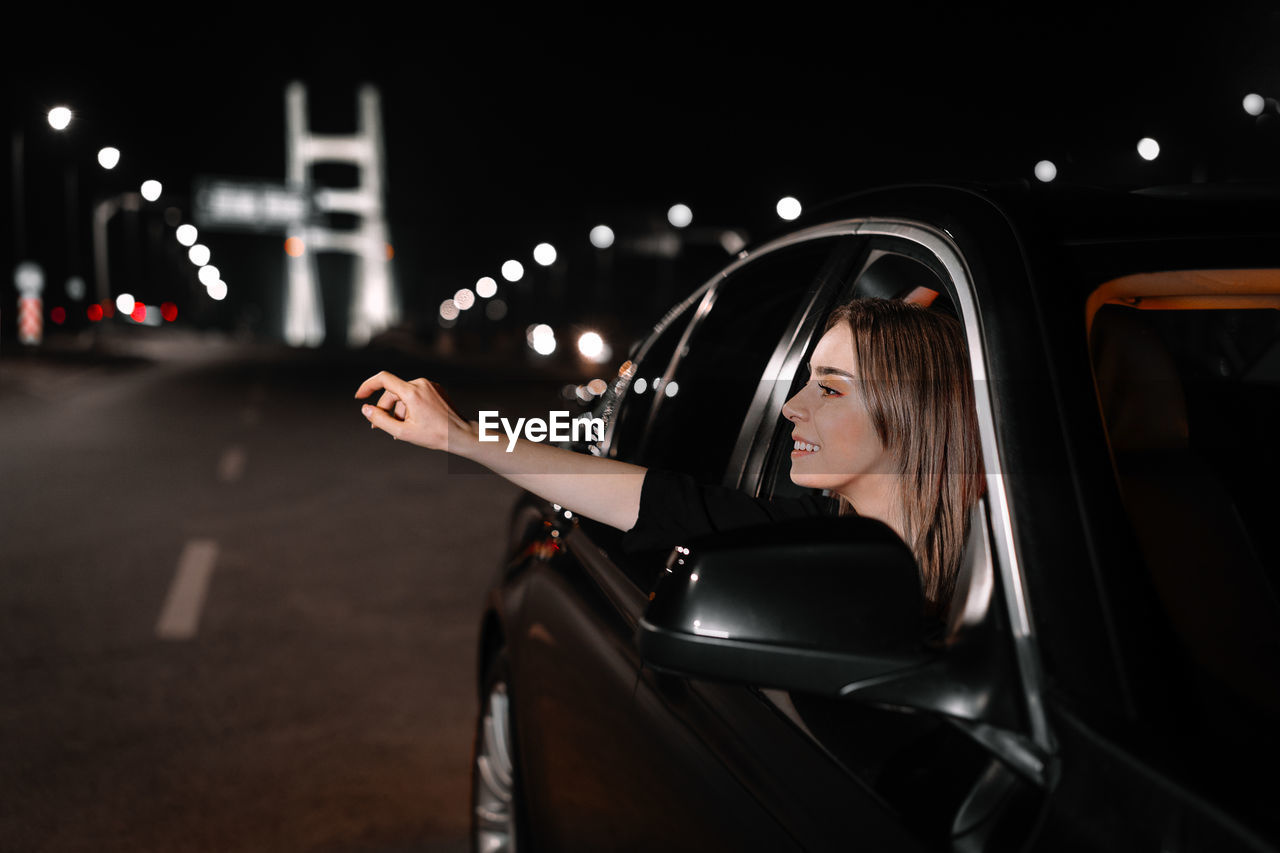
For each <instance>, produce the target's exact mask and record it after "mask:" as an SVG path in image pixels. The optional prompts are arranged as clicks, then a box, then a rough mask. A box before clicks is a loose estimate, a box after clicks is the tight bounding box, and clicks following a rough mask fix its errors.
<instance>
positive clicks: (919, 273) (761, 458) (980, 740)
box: [636, 221, 1046, 850]
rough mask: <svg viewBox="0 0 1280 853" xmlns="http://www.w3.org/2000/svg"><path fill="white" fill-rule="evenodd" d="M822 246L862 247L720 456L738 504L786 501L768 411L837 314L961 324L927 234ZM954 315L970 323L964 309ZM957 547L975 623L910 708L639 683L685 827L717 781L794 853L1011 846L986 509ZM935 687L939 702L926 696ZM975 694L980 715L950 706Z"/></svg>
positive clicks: (1008, 751) (1016, 810) (1013, 764)
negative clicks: (919, 316)
mask: <svg viewBox="0 0 1280 853" xmlns="http://www.w3.org/2000/svg"><path fill="white" fill-rule="evenodd" d="M830 230H831V231H832V232H845V233H857V234H860V235H864V237H865V239H864V240H862V241H861V243H860V245H859V252H858V254H857V256H856V261H855V263H854V264H852V265H851V267H850V269H849V273H848V275H847V277H845V278H844V279H843V280H840V281H835V282H829V284H830V285H831V286H830V287H828V288H827V289H826V290H825V291H824V292H823V293H822V294H821V295H820V296H818V297H817V298H816V300H815V305H814V307H815V308H816V309H817V310H815V311H811V312H810V315H809V317H808V322H807V323H805V324H802V326H801V327H799V328H798V329H797V334H796V335H795V336H794V337H793V339H792V341H790V343H789V346H788V347H787V348H786V350H785V352H782V353H780V354H779V358H778V359H776V360H775V362H774V370H775V372H774V374H772V375H771V377H769V378H768V379H767V381H766V383H765V385H766V388H765V390H764V392H763V393H761V394H760V395H759V397H758V399H757V403H758V405H759V406H760V409H761V411H760V412H758V413H757V416H756V417H755V418H754V419H753V423H755V424H756V425H757V426H756V433H755V440H754V441H753V442H750V443H747V442H744V443H743V444H742V445H740V446H739V447H738V448H737V451H736V453H735V458H736V459H737V462H738V465H739V473H740V475H741V477H742V479H741V482H740V483H739V485H740V486H741V487H744V488H746V489H747V490H758V491H759V492H760V493H763V494H790V493H793V492H794V487H793V486H791V485H790V483H789V481H788V479H787V476H786V475H787V470H788V468H787V463H786V462H785V460H786V459H787V453H786V451H787V450H788V449H789V432H790V431H789V429H788V428H787V426H788V425H787V424H785V423H783V422H782V421H781V419H780V417H779V416H780V412H781V405H782V402H783V401H785V399H787V397H788V396H789V395H790V393H791V392H792V391H793V390H794V389H795V388H796V387H798V384H799V382H800V380H801V377H799V376H798V375H797V369H798V367H799V365H800V364H801V363H803V362H804V361H805V360H806V359H807V357H808V354H809V353H810V352H811V351H812V347H813V346H814V344H815V343H816V340H817V338H818V337H819V333H820V331H821V329H822V327H823V326H822V324H823V321H824V319H825V315H826V313H827V312H828V311H829V310H830V308H832V307H834V305H835V304H836V303H838V302H839V301H842V300H844V299H847V298H849V297H850V296H854V295H856V296H870V295H874V296H882V297H889V298H901V297H904V296H908V295H913V297H914V298H915V299H917V300H919V301H926V302H934V303H935V306H934V308H935V310H944V311H951V312H954V313H961V314H963V313H965V311H964V310H962V307H961V306H962V300H961V299H960V296H961V295H962V294H964V295H968V291H967V290H966V288H968V287H969V282H968V280H967V274H966V270H965V266H964V264H963V262H962V259H961V258H960V257H959V256H958V254H957V253H956V251H955V249H954V247H952V246H950V245H949V242H948V241H947V240H945V238H943V237H942V235H941V234H940V232H939V231H938V230H937V229H932V228H928V227H924V226H920V227H911V226H909V225H906V224H904V223H901V222H895V223H886V224H884V225H883V226H882V225H881V224H879V223H876V222H875V221H854V222H846V223H839V224H836V225H833V226H831V228H830ZM819 233H821V232H819ZM966 307H967V310H968V314H967V316H968V318H969V319H970V321H971V322H975V323H976V320H975V319H974V317H973V311H974V307H973V301H972V299H971V298H970V299H969V300H968V302H967V306H966ZM975 328H976V326H975ZM975 334H976V332H975ZM971 340H974V341H978V340H980V339H978V338H973V339H971ZM986 428H987V430H988V433H989V432H990V422H989V421H988V422H987V425H986ZM986 437H987V438H989V439H990V440H991V441H994V436H991V435H988V436H986ZM972 538H974V540H975V542H976V543H977V544H975V545H974V546H973V547H972V548H971V553H970V557H969V566H968V574H967V577H969V578H971V579H975V578H976V580H970V581H969V582H968V584H967V586H966V588H965V592H964V594H963V595H961V596H959V598H958V600H960V601H961V604H964V603H973V605H974V608H973V612H972V613H967V615H966V613H965V610H964V609H963V608H962V609H959V610H958V611H957V615H955V616H953V620H952V624H953V625H954V626H955V627H954V631H955V636H956V637H961V635H964V636H965V637H967V639H963V640H957V642H958V644H959V645H958V648H960V649H961V651H958V652H957V654H956V656H955V657H954V659H953V660H955V661H956V664H955V666H956V668H957V669H958V670H959V671H956V672H942V673H940V674H937V675H938V677H937V679H925V680H923V683H922V684H917V685H915V687H914V688H912V689H914V691H915V692H912V689H908V690H907V692H906V693H905V694H903V695H901V696H894V695H892V694H885V695H883V696H881V697H879V698H877V697H872V696H868V697H866V698H865V699H861V700H859V699H825V698H819V697H815V696H810V695H800V694H787V693H783V692H780V691H776V690H770V689H767V687H753V686H741V685H731V684H721V683H714V682H711V681H708V680H704V679H691V678H681V677H676V676H673V675H669V674H663V673H660V672H658V671H655V670H653V669H651V668H649V667H647V666H646V667H645V668H644V669H642V671H641V677H640V682H639V685H638V687H637V690H636V706H637V710H636V713H637V714H638V715H639V717H640V719H641V721H642V723H643V725H644V726H645V728H646V730H647V731H651V732H655V733H659V735H658V740H659V741H660V742H662V743H672V744H678V745H679V748H676V749H663V750H661V751H655V754H654V756H653V757H652V758H651V759H650V760H651V762H652V763H654V764H656V765H658V766H657V767H656V768H655V770H654V773H655V776H656V777H659V778H663V779H668V780H672V781H671V782H669V783H668V784H669V785H670V786H671V787H670V788H669V795H670V797H671V798H672V799H674V800H686V801H692V802H698V803H699V804H700V806H701V807H702V808H701V810H700V812H699V813H698V814H696V815H692V816H690V819H691V820H693V821H694V822H695V824H698V825H701V826H703V827H705V830H706V832H708V833H710V832H713V831H714V825H715V820H716V819H717V818H719V817H720V816H719V815H718V814H715V813H714V812H713V810H714V808H715V804H714V803H713V802H708V800H707V798H706V797H705V795H704V794H702V793H701V789H702V782H701V780H704V779H707V778H711V777H714V776H715V775H716V774H720V775H724V774H727V775H729V776H730V777H732V778H733V779H734V780H736V781H737V783H738V784H739V785H742V786H746V787H747V789H748V790H749V792H750V794H751V797H752V799H753V801H754V808H755V810H757V811H758V812H760V813H761V814H767V815H769V816H770V818H771V819H772V820H773V821H774V822H775V823H776V824H777V825H778V826H779V827H781V829H782V831H783V832H784V833H785V834H786V836H787V837H788V838H789V839H790V843H791V844H793V845H795V846H797V847H800V848H803V849H815V850H816V849H867V850H950V849H955V848H957V847H959V848H962V849H1004V848H1005V847H1009V846H1016V845H1017V844H1018V843H1020V842H1021V841H1022V840H1025V838H1026V837H1027V836H1028V834H1029V833H1030V831H1031V827H1032V825H1033V823H1034V819H1035V817H1036V815H1037V814H1038V813H1039V810H1040V803H1041V801H1042V798H1043V788H1044V785H1045V784H1046V778H1045V772H1046V766H1045V764H1044V763H1043V749H1042V747H1041V745H1040V744H1039V743H1038V742H1037V741H1036V737H1035V730H1034V726H1033V725H1032V723H1031V722H1030V721H1029V720H1028V716H1029V713H1028V708H1029V707H1031V706H1033V705H1034V702H1033V701H1032V700H1031V699H1029V698H1028V697H1027V696H1026V695H1025V692H1024V691H1025V688H1026V685H1025V684H1024V682H1023V680H1022V679H1021V678H1020V676H1019V673H1018V667H1017V663H1016V660H1015V654H1014V650H1013V648H1012V639H1011V637H1010V634H1009V630H1008V627H1007V618H1005V616H1004V615H1003V611H1002V610H1001V609H1000V607H999V606H998V604H999V602H998V601H995V603H994V604H993V600H994V595H995V594H998V591H999V590H1000V578H998V577H996V576H995V565H994V564H995V561H996V559H997V556H998V555H996V554H995V553H994V550H995V549H993V548H992V547H991V544H990V541H991V536H990V530H989V517H988V515H987V513H986V510H985V507H984V509H983V511H982V512H981V513H980V514H979V517H978V518H977V519H976V523H975V524H974V534H973V537H972ZM970 590H972V595H970ZM971 598H972V602H970V599H971ZM966 619H967V620H968V624H966V623H965V620H966ZM948 679H949V681H948ZM935 680H936V681H938V683H941V684H943V685H948V684H950V687H951V689H950V690H948V689H935V687H936V685H935V684H934V681H935ZM984 691H985V693H984ZM979 694H981V695H985V697H986V701H984V702H978V703H973V702H970V703H969V705H967V706H966V705H965V701H966V698H967V699H972V697H973V696H975V695H979ZM979 706H980V707H979ZM922 711H923V713H922ZM943 711H946V712H947V713H942V712H943ZM680 832H681V833H682V832H683V829H681V830H680Z"/></svg>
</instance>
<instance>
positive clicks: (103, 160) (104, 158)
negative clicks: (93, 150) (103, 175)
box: [98, 145, 120, 169]
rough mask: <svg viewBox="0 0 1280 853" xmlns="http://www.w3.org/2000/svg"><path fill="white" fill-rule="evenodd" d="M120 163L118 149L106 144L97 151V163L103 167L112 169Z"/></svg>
mask: <svg viewBox="0 0 1280 853" xmlns="http://www.w3.org/2000/svg"><path fill="white" fill-rule="evenodd" d="M119 164H120V149H119V148H112V147H111V146H110V145H108V146H107V147H106V148H103V149H101V150H99V151H98V165H99V166H101V167H102V168H104V169H114V168H115V167H116V166H118V165H119Z"/></svg>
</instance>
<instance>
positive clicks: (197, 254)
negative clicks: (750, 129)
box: [187, 243, 209, 267]
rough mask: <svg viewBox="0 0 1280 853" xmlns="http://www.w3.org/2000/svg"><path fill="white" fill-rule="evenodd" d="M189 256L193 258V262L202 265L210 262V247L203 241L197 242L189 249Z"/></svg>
mask: <svg viewBox="0 0 1280 853" xmlns="http://www.w3.org/2000/svg"><path fill="white" fill-rule="evenodd" d="M187 257H188V258H190V259H191V263H193V264H195V265H196V266H198V267H202V266H204V265H205V264H207V263H209V247H208V246H206V245H204V244H203V243H196V244H195V245H194V246H192V247H191V248H190V249H188V250H187Z"/></svg>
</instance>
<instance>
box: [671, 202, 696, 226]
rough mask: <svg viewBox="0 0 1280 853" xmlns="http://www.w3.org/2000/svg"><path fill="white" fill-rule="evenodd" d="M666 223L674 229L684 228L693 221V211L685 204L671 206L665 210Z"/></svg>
mask: <svg viewBox="0 0 1280 853" xmlns="http://www.w3.org/2000/svg"><path fill="white" fill-rule="evenodd" d="M667 221H668V222H670V223H671V224H672V225H674V226H675V227H676V228H685V227H687V226H688V225H689V223H690V222H692V221H693V211H692V210H690V209H689V205H687V204H673V205H671V208H670V209H669V210H667Z"/></svg>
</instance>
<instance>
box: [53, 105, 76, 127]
mask: <svg viewBox="0 0 1280 853" xmlns="http://www.w3.org/2000/svg"><path fill="white" fill-rule="evenodd" d="M69 124H71V110H69V109H68V108H67V107H54V108H53V109H51V110H49V127H52V128H53V129H54V130H66V129H67V125H69Z"/></svg>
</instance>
